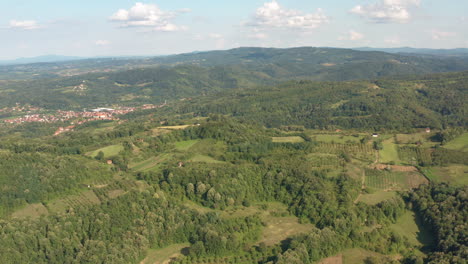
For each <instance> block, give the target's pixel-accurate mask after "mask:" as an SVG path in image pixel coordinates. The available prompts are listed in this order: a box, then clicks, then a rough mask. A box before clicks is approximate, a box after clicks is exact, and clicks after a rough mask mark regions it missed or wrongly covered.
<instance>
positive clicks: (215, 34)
mask: <svg viewBox="0 0 468 264" xmlns="http://www.w3.org/2000/svg"><path fill="white" fill-rule="evenodd" d="M208 37H210V38H212V39H222V38H223V35H221V34H217V33H211V34H209V35H208Z"/></svg>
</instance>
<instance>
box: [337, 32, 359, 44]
mask: <svg viewBox="0 0 468 264" xmlns="http://www.w3.org/2000/svg"><path fill="white" fill-rule="evenodd" d="M363 38H364V34H362V33H359V32H357V31H354V30H350V31H348V35H346V36H341V37H339V38H338V40H352V41H356V40H361V39H363Z"/></svg>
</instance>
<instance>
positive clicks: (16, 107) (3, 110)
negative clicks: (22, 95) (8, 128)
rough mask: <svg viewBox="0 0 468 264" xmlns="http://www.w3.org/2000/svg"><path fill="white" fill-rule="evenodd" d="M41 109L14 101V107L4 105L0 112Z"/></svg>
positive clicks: (35, 110) (29, 111)
mask: <svg viewBox="0 0 468 264" xmlns="http://www.w3.org/2000/svg"><path fill="white" fill-rule="evenodd" d="M39 110H41V109H40V108H39V107H34V106H27V105H26V106H21V105H20V104H19V103H16V106H14V107H4V108H0V113H13V112H26V113H32V112H37V111H39Z"/></svg>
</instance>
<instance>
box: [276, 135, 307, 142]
mask: <svg viewBox="0 0 468 264" xmlns="http://www.w3.org/2000/svg"><path fill="white" fill-rule="evenodd" d="M272 141H273V142H275V143H301V142H304V139H303V138H302V137H299V136H290V137H272Z"/></svg>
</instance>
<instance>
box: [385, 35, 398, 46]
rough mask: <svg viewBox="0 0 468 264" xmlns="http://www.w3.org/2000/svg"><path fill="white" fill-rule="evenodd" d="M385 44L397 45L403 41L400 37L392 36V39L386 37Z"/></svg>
mask: <svg viewBox="0 0 468 264" xmlns="http://www.w3.org/2000/svg"><path fill="white" fill-rule="evenodd" d="M384 42H385V43H388V44H393V45H397V44H400V43H401V40H400V37H398V36H390V37H386V38H385V39H384Z"/></svg>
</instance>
